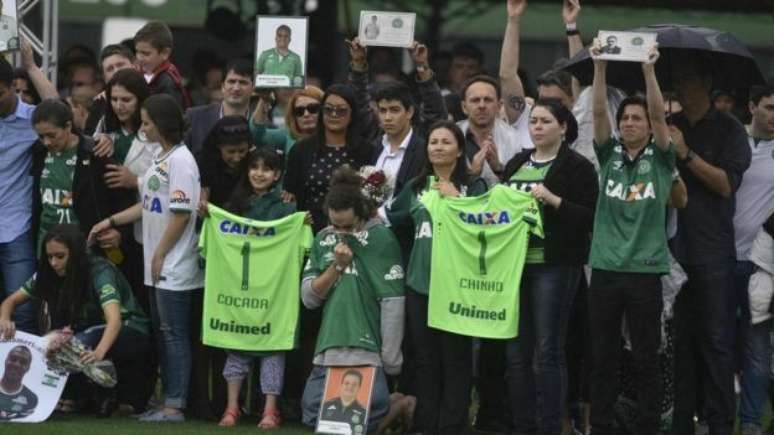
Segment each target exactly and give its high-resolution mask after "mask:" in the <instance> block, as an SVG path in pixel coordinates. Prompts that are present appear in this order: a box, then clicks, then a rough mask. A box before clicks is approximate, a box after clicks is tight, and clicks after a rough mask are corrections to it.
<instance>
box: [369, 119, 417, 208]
mask: <svg viewBox="0 0 774 435" xmlns="http://www.w3.org/2000/svg"><path fill="white" fill-rule="evenodd" d="M426 143H427V140H426V138H424V137H422V136H420V133H418V132H417V131H416V130H414V132H413V133H412V134H411V139H409V143H408V146H407V147H406V153H405V154H404V155H403V161H402V162H401V163H400V168H399V169H398V174H397V175H396V176H395V191H394V192H393V197H395V196H398V193H400V191H401V190H403V188H404V187H406V186H407V185H408V182H409V181H411V179H412V178H414V177H416V176H417V175H419V173H420V172H422V168H423V167H424V165H425V152H424V150H423V148H424V147H425V146H426ZM382 151H384V147H383V146H382V140H381V137H380V138H379V140H377V141H376V142H375V143H374V153H373V156H372V157H371V162H370V164H371V165H376V162H377V161H378V160H379V156H380V155H381V154H382Z"/></svg>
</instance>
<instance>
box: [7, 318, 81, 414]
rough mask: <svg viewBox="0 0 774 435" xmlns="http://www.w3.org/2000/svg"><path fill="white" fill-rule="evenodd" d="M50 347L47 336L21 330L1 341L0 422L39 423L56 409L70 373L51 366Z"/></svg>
mask: <svg viewBox="0 0 774 435" xmlns="http://www.w3.org/2000/svg"><path fill="white" fill-rule="evenodd" d="M46 347H47V343H46V339H45V338H41V337H38V336H36V335H32V334H26V333H24V332H20V331H17V332H16V334H15V336H14V338H11V339H9V340H0V385H2V386H3V388H0V424H3V423H5V422H14V423H38V422H41V421H44V420H46V419H47V418H48V417H49V416H50V415H51V413H52V412H54V408H55V407H56V404H57V402H59V396H61V395H62V391H63V390H64V386H65V383H66V382H67V373H58V372H55V371H53V370H51V369H49V368H48V365H47V364H46ZM9 387H10V391H7V390H6V388H9Z"/></svg>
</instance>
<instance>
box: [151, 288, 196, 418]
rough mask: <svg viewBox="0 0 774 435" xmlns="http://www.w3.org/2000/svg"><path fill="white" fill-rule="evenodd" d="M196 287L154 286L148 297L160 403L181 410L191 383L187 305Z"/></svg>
mask: <svg viewBox="0 0 774 435" xmlns="http://www.w3.org/2000/svg"><path fill="white" fill-rule="evenodd" d="M199 292H201V289H199V290H185V291H180V290H164V289H160V288H155V289H154V293H155V297H151V299H150V302H151V319H152V320H153V329H154V331H155V332H156V348H157V352H158V355H159V362H160V363H161V382H162V385H163V391H164V406H167V407H170V408H177V409H183V408H185V406H186V399H187V397H188V386H189V384H190V382H191V358H192V352H191V322H192V321H197V322H198V321H201V319H191V304H192V302H193V298H194V297H195V296H196V294H197V293H199Z"/></svg>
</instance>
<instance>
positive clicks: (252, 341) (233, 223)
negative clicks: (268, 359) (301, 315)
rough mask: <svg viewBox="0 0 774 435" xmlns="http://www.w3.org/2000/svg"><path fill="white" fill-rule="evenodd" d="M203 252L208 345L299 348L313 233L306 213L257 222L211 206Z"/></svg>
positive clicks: (204, 327)
mask: <svg viewBox="0 0 774 435" xmlns="http://www.w3.org/2000/svg"><path fill="white" fill-rule="evenodd" d="M209 213H210V216H209V217H208V218H207V219H205V221H204V225H203V226H202V234H201V238H200V239H199V248H200V249H201V251H202V256H203V257H204V258H205V260H206V268H205V276H204V312H203V316H202V317H203V318H202V322H203V325H202V331H203V332H202V340H203V342H204V344H206V345H209V346H215V347H222V348H226V349H237V350H247V351H275V350H289V349H292V348H293V345H294V342H295V337H296V327H297V323H298V309H299V306H298V301H299V296H298V295H299V277H300V276H301V266H302V263H303V260H304V254H305V253H306V251H307V250H308V249H309V247H310V246H311V243H312V231H311V228H309V226H308V225H304V213H294V214H292V215H290V216H287V217H285V218H282V219H277V220H273V221H265V222H262V221H256V220H252V219H247V218H243V217H240V216H236V215H234V214H231V213H228V212H226V211H225V210H222V209H220V208H218V207H215V206H213V205H212V204H210V206H209Z"/></svg>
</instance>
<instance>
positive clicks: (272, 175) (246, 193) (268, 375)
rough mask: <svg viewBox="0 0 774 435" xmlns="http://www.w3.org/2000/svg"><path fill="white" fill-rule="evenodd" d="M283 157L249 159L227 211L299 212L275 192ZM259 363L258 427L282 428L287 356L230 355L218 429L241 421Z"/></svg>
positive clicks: (275, 215) (258, 154) (253, 215)
mask: <svg viewBox="0 0 774 435" xmlns="http://www.w3.org/2000/svg"><path fill="white" fill-rule="evenodd" d="M282 163H283V159H282V156H281V155H279V154H278V153H277V152H275V151H273V150H271V149H270V148H261V149H259V150H257V151H255V152H253V153H252V154H250V156H249V157H248V162H247V173H246V174H245V175H244V176H243V177H242V179H241V180H240V181H239V184H237V187H236V190H235V191H234V194H233V195H232V197H231V200H230V201H229V202H228V203H227V205H226V208H227V210H228V211H230V212H232V213H234V214H237V215H239V216H244V217H247V218H250V219H255V220H260V221H269V220H274V219H280V218H283V217H285V216H288V215H290V214H292V213H294V212H295V211H296V204H295V203H285V202H283V201H282V198H280V196H279V194H277V192H275V191H274V190H273V188H274V185H275V184H276V183H277V181H278V180H279V179H280V177H281V176H282V166H283V165H282ZM256 358H258V359H260V364H261V392H262V393H263V394H264V395H265V396H266V404H265V406H264V409H263V418H262V419H261V422H260V423H259V424H258V427H259V428H261V429H276V428H278V427H279V426H280V423H281V420H280V414H279V411H278V408H277V397H278V396H279V395H280V393H281V392H282V383H283V374H284V371H285V354H284V353H282V352H280V353H268V354H267V353H256V352H252V353H250V352H237V351H230V352H228V358H227V359H226V365H225V367H224V368H223V377H224V378H225V379H226V381H227V382H228V404H227V406H226V410H225V412H224V413H223V417H222V418H221V419H220V423H219V426H223V427H231V426H235V425H236V424H237V423H238V421H239V415H240V411H239V391H240V389H241V388H242V382H243V381H244V379H245V377H246V376H247V374H248V372H249V370H250V363H251V362H252V361H253V359H256Z"/></svg>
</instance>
